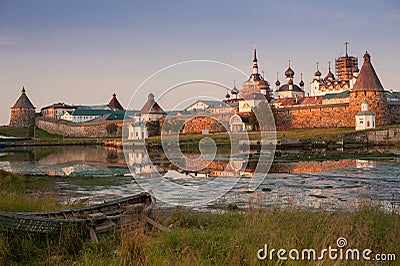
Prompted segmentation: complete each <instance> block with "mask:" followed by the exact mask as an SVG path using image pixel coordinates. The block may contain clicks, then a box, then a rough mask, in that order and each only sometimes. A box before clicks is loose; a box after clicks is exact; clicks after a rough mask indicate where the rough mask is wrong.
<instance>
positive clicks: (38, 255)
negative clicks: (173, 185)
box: [0, 206, 400, 265]
mask: <svg viewBox="0 0 400 266" xmlns="http://www.w3.org/2000/svg"><path fill="white" fill-rule="evenodd" d="M157 219H158V220H159V221H161V222H162V223H163V224H165V225H167V226H169V227H170V228H171V229H172V231H171V232H161V231H159V230H157V229H154V228H151V227H148V226H146V225H145V221H144V220H140V225H139V226H135V230H133V231H132V230H130V229H129V230H128V228H126V227H123V228H122V229H121V231H120V232H117V231H116V232H113V233H111V234H109V235H106V236H102V237H100V238H99V243H94V242H91V241H89V240H84V239H82V238H80V237H78V235H79V234H76V232H75V234H72V233H71V232H69V235H68V234H67V235H66V236H65V235H62V236H60V239H61V240H57V241H56V240H55V239H54V238H46V237H41V238H40V237H35V236H29V235H18V236H17V238H16V240H14V241H10V238H7V237H5V236H4V235H2V236H0V250H1V251H0V259H1V260H3V261H8V262H10V263H12V262H13V263H27V264H29V263H33V264H39V265H40V264H42V265H45V264H66V265H259V264H260V263H262V262H260V261H259V260H258V258H257V251H258V250H259V249H260V248H262V247H264V244H268V246H269V247H270V248H276V249H279V248H284V249H287V250H289V249H291V248H296V249H298V250H301V249H305V248H314V249H315V250H317V251H318V250H319V251H320V250H322V249H323V248H327V247H328V246H332V247H335V245H336V240H337V239H338V238H339V237H345V238H346V239H347V240H348V245H347V246H348V247H349V248H358V249H360V250H362V249H365V248H368V249H371V250H372V251H373V252H374V253H395V254H396V256H397V257H398V256H400V246H399V240H400V220H399V215H398V214H389V213H386V212H383V211H382V210H381V209H380V208H378V207H374V206H364V207H362V208H360V209H359V210H357V211H355V212H350V211H335V212H327V211H322V210H320V211H309V210H300V209H281V208H274V209H257V208H253V209H249V210H247V211H245V212H238V211H236V212H227V213H223V214H210V213H194V212H190V211H182V210H177V211H174V212H173V213H172V214H171V215H168V216H162V217H158V218H157ZM131 229H132V228H131ZM16 246H19V248H16ZM67 247H70V248H67ZM267 262H268V261H267ZM263 263H265V261H264V262H263ZM270 263H272V264H280V261H278V260H277V259H276V258H275V259H274V260H273V261H272V262H270ZM296 263H297V265H303V264H308V265H314V264H315V261H301V262H295V264H296ZM318 263H320V264H324V265H329V264H334V263H336V264H338V263H339V262H338V261H336V262H335V261H330V260H329V258H328V257H326V258H325V261H320V262H318ZM347 263H350V264H351V263H355V264H357V263H360V262H356V261H353V262H351V261H346V264H347ZM389 264H390V263H389ZM392 264H393V265H396V263H395V262H392ZM372 265H373V264H372Z"/></svg>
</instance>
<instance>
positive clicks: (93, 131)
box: [36, 117, 123, 138]
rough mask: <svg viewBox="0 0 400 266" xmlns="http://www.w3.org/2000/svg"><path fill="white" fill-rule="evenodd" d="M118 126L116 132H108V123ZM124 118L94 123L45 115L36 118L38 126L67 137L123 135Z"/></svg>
mask: <svg viewBox="0 0 400 266" xmlns="http://www.w3.org/2000/svg"><path fill="white" fill-rule="evenodd" d="M109 124H116V125H117V126H118V128H117V132H116V134H113V135H110V134H109V133H108V132H107V128H106V127H107V125H109ZM122 125H123V120H111V121H102V122H98V123H96V122H92V123H72V122H69V121H62V120H54V119H48V118H44V117H37V118H36V126H37V127H38V128H40V129H42V130H45V131H47V132H49V133H51V134H55V135H60V136H65V137H95V138H97V137H115V136H121V135H122Z"/></svg>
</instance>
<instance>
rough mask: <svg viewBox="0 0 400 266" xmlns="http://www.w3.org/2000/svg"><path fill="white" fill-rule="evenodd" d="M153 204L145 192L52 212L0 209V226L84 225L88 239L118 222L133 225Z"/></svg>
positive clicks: (40, 229)
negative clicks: (0, 210)
mask: <svg viewBox="0 0 400 266" xmlns="http://www.w3.org/2000/svg"><path fill="white" fill-rule="evenodd" d="M153 204H154V199H153V198H152V197H151V196H150V195H149V194H148V193H140V194H138V195H133V196H129V197H126V198H122V199H118V200H113V201H109V202H105V203H101V204H97V205H93V206H88V207H83V208H74V209H67V210H60V211H52V212H0V230H2V231H12V232H14V231H24V232H33V233H47V234H59V233H60V232H61V231H62V230H64V229H65V228H67V227H71V226H76V227H80V228H85V227H86V228H87V229H88V230H89V231H90V236H91V237H92V239H94V240H97V237H96V234H98V233H105V232H107V231H110V230H111V229H113V228H116V226H117V225H119V226H136V225H138V224H139V223H140V221H141V220H142V219H143V218H144V217H147V214H148V212H149V211H150V209H151V207H152V206H153Z"/></svg>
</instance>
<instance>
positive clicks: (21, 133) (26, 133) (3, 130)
mask: <svg viewBox="0 0 400 266" xmlns="http://www.w3.org/2000/svg"><path fill="white" fill-rule="evenodd" d="M0 135H2V136H7V137H21V138H26V137H30V130H29V128H26V127H9V126H0Z"/></svg>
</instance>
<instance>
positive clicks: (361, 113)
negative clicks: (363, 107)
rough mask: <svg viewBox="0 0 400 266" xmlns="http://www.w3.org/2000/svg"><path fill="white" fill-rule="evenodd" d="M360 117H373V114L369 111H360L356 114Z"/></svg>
mask: <svg viewBox="0 0 400 266" xmlns="http://www.w3.org/2000/svg"><path fill="white" fill-rule="evenodd" d="M360 115H373V116H374V115H375V114H374V113H373V112H371V111H361V112H358V113H357V116H360Z"/></svg>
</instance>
